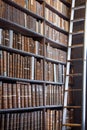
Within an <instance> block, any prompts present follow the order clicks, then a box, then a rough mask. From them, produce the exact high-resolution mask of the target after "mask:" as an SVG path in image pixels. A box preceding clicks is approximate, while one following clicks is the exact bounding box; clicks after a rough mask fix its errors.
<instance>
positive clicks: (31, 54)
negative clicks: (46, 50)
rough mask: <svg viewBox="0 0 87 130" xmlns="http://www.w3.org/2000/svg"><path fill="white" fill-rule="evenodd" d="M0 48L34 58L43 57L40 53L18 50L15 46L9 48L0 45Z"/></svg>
mask: <svg viewBox="0 0 87 130" xmlns="http://www.w3.org/2000/svg"><path fill="white" fill-rule="evenodd" d="M0 50H3V51H8V52H11V53H16V54H20V55H23V56H34V57H36V58H41V59H43V58H44V56H41V55H36V54H33V53H30V52H26V51H23V50H18V49H15V48H10V47H7V46H3V45H0Z"/></svg>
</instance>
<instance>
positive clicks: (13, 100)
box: [12, 84, 17, 108]
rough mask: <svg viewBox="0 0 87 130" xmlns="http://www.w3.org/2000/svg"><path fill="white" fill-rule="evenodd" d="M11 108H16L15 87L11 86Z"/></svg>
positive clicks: (14, 85)
mask: <svg viewBox="0 0 87 130" xmlns="http://www.w3.org/2000/svg"><path fill="white" fill-rule="evenodd" d="M12 108H17V85H16V84H13V85H12Z"/></svg>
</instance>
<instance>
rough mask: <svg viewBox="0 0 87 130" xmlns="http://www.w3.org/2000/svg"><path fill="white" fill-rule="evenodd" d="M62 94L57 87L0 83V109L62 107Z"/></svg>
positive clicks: (61, 87)
mask: <svg viewBox="0 0 87 130" xmlns="http://www.w3.org/2000/svg"><path fill="white" fill-rule="evenodd" d="M63 92H64V86H58V85H47V86H45V88H44V89H43V85H40V84H30V83H24V82H17V83H6V82H5V83H4V82H0V109H9V108H25V107H37V106H44V104H45V105H63ZM43 94H44V95H43ZM44 99H45V101H44Z"/></svg>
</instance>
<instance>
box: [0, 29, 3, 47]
mask: <svg viewBox="0 0 87 130" xmlns="http://www.w3.org/2000/svg"><path fill="white" fill-rule="evenodd" d="M2 32H3V29H2V28H0V45H1V44H2V43H3V41H2V40H3V34H2Z"/></svg>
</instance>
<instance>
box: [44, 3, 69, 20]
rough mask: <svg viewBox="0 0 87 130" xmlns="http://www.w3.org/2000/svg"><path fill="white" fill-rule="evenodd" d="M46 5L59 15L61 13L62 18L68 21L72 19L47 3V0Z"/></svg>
mask: <svg viewBox="0 0 87 130" xmlns="http://www.w3.org/2000/svg"><path fill="white" fill-rule="evenodd" d="M45 6H46V7H47V8H48V9H50V10H52V11H53V12H54V13H56V14H57V15H59V16H60V17H61V18H63V19H65V20H67V21H69V20H70V19H69V18H68V17H67V16H65V15H63V14H62V13H61V12H59V11H57V10H56V9H55V8H54V7H53V6H51V5H49V4H48V3H46V2H45Z"/></svg>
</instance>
